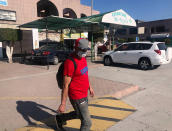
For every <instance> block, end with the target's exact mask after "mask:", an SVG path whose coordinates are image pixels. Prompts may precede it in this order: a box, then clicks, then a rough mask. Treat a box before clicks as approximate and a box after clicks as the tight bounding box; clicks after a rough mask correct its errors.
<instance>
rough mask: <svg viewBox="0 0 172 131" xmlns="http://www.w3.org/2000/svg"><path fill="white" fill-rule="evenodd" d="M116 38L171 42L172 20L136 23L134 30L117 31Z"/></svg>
mask: <svg viewBox="0 0 172 131" xmlns="http://www.w3.org/2000/svg"><path fill="white" fill-rule="evenodd" d="M116 37H119V38H124V39H132V40H152V39H155V40H160V41H161V40H165V39H169V40H172V39H171V38H172V19H164V20H156V21H149V22H144V21H138V20H137V27H136V28H128V29H119V30H117V32H116Z"/></svg>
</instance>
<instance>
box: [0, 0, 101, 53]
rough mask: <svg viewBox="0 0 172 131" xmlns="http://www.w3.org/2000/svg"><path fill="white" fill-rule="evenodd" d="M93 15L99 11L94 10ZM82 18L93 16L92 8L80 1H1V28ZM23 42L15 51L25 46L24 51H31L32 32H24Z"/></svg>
mask: <svg viewBox="0 0 172 131" xmlns="http://www.w3.org/2000/svg"><path fill="white" fill-rule="evenodd" d="M92 13H93V14H99V11H96V10H93V11H92ZM50 15H54V16H59V17H67V18H81V17H85V16H90V15H91V7H89V6H86V5H82V4H81V3H80V0H0V28H18V26H19V25H21V24H24V23H28V22H31V21H33V20H37V19H40V18H42V17H46V16H50ZM22 32H23V33H22V34H23V35H22V37H23V38H22V41H21V42H17V44H15V47H14V51H17V49H19V46H21V44H24V45H25V46H23V49H22V50H23V51H24V50H31V48H32V47H31V46H30V45H31V44H32V43H33V40H32V31H30V30H23V31H22Z"/></svg>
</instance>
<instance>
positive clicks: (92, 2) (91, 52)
mask: <svg viewBox="0 0 172 131" xmlns="http://www.w3.org/2000/svg"><path fill="white" fill-rule="evenodd" d="M91 15H93V0H91ZM93 39H94V38H93V28H92V25H91V62H93Z"/></svg>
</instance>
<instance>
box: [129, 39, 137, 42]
mask: <svg viewBox="0 0 172 131" xmlns="http://www.w3.org/2000/svg"><path fill="white" fill-rule="evenodd" d="M134 41H136V40H135V38H128V42H134Z"/></svg>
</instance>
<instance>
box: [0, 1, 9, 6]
mask: <svg viewBox="0 0 172 131" xmlns="http://www.w3.org/2000/svg"><path fill="white" fill-rule="evenodd" d="M0 5H3V6H8V2H7V0H0Z"/></svg>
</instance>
